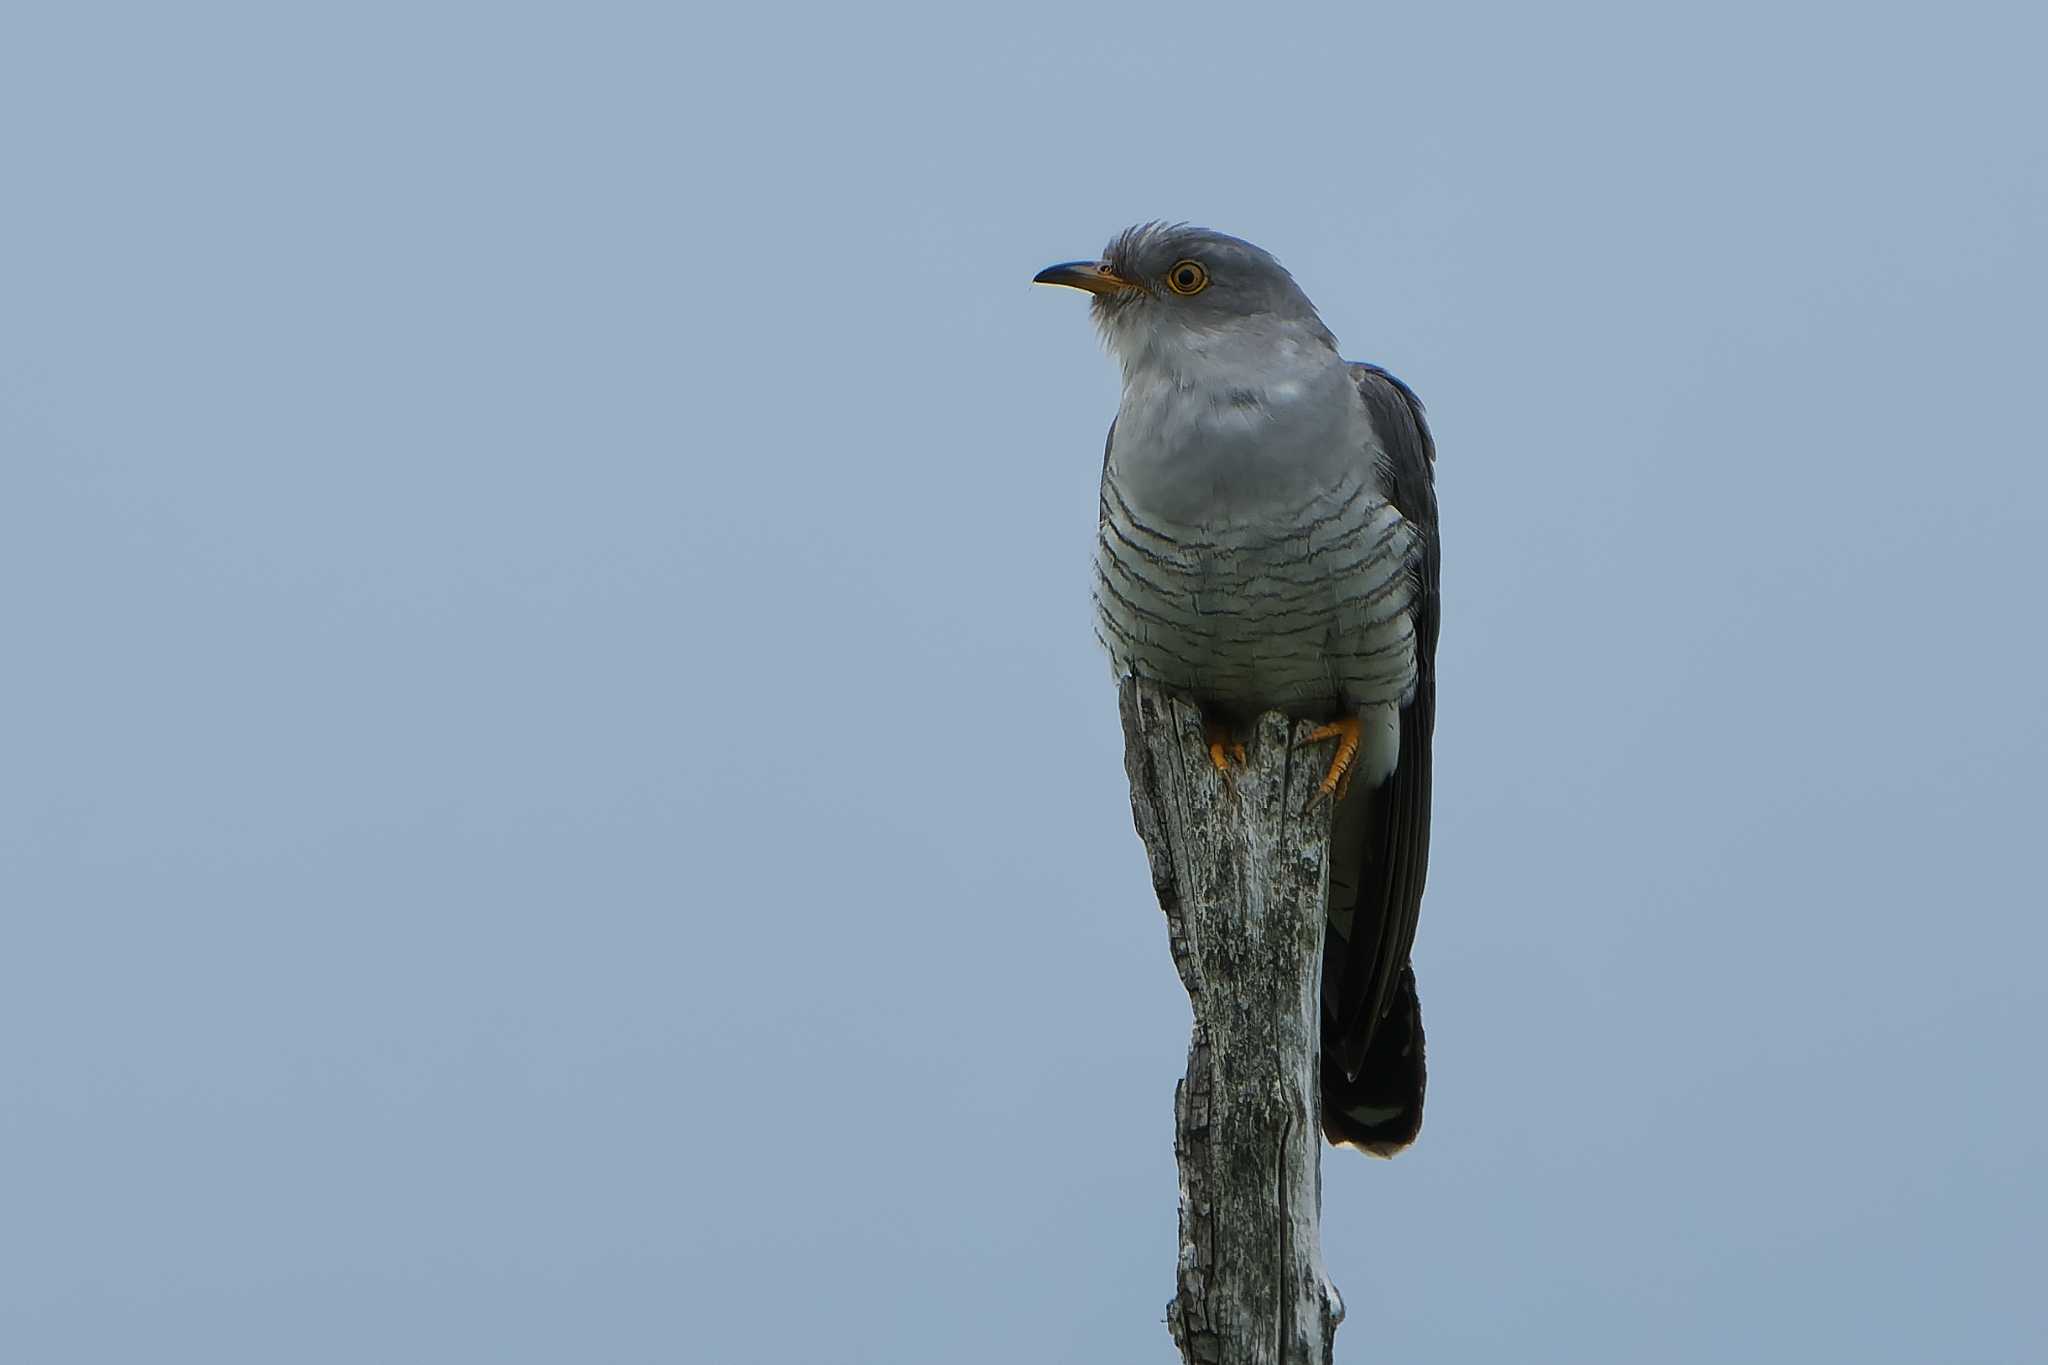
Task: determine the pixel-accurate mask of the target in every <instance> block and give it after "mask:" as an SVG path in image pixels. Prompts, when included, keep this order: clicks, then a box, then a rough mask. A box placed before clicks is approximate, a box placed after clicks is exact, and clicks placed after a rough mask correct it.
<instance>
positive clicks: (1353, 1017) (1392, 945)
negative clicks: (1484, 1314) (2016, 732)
mask: <svg viewBox="0 0 2048 1365" xmlns="http://www.w3.org/2000/svg"><path fill="white" fill-rule="evenodd" d="M1351 373H1352V376H1353V377H1354V378H1355V379H1356V380H1357V381H1358V393H1359V397H1360V398H1362V399H1363V400H1364V401H1365V405H1366V408H1367V410H1368V411H1369V412H1370V413H1371V414H1372V424H1373V429H1374V431H1376V432H1377V433H1378V435H1379V439H1380V447H1381V457H1382V458H1381V469H1380V473H1381V486H1382V488H1383V489H1384V490H1385V492H1386V493H1387V496H1388V498H1389V500H1390V501H1392V502H1393V504H1394V506H1395V508H1396V509H1398V510H1399V511H1400V513H1401V515H1402V516H1404V517H1406V518H1407V519H1408V522H1409V524H1410V525H1412V526H1414V527H1415V528H1416V529H1417V530H1418V531H1420V532H1421V536H1422V540H1421V544H1420V546H1419V547H1418V549H1417V552H1416V558H1415V567H1414V573H1415V577H1416V593H1415V602H1414V606H1413V607H1412V609H1411V610H1412V612H1413V616H1414V624H1415V654H1416V682H1415V696H1414V698H1413V699H1412V700H1411V701H1410V702H1409V703H1408V704H1407V705H1406V706H1405V707H1403V708H1402V711H1401V756H1400V760H1399V762H1398V763H1397V764H1396V766H1395V768H1394V771H1393V773H1392V775H1390V776H1389V777H1388V778H1387V779H1386V780H1385V781H1384V782H1382V783H1381V784H1380V785H1379V786H1377V787H1374V788H1372V789H1370V790H1363V789H1362V788H1363V784H1362V783H1361V784H1359V787H1358V788H1354V790H1353V791H1352V792H1351V794H1350V795H1349V796H1348V797H1347V798H1346V799H1345V801H1344V803H1343V806H1342V807H1340V808H1339V810H1338V813H1337V819H1338V825H1339V828H1338V830H1337V832H1336V848H1335V849H1334V850H1333V866H1332V868H1331V880H1332V888H1331V892H1332V899H1333V902H1334V901H1335V899H1336V898H1337V897H1338V896H1339V895H1340V894H1341V891H1342V890H1351V891H1355V899H1354V900H1353V902H1352V906H1353V908H1352V913H1351V915H1350V917H1349V919H1350V923H1349V926H1348V927H1349V930H1350V932H1349V934H1348V935H1346V936H1344V938H1343V939H1342V940H1340V939H1337V938H1334V937H1333V939H1332V942H1331V943H1330V945H1329V947H1330V948H1331V949H1341V955H1342V962H1341V964H1334V965H1337V966H1338V970H1337V971H1336V972H1334V973H1332V974H1331V977H1332V979H1331V980H1330V982H1329V983H1328V984H1329V985H1332V986H1335V987H1336V990H1335V992H1334V998H1333V999H1330V1000H1328V1001H1327V1004H1328V1005H1330V1006H1333V1007H1334V1009H1333V1010H1329V1011H1326V1014H1325V1019H1326V1028H1328V1030H1329V1033H1330V1034H1331V1035H1333V1036H1329V1037H1327V1038H1326V1049H1327V1045H1328V1044H1332V1043H1334V1044H1335V1045H1336V1055H1337V1058H1338V1060H1339V1062H1340V1064H1341V1066H1342V1067H1343V1073H1344V1076H1345V1078H1346V1079H1347V1080H1348V1081H1351V1082H1359V1081H1361V1080H1365V1079H1370V1078H1369V1077H1361V1072H1362V1071H1367V1070H1381V1071H1384V1070H1387V1069H1389V1068H1391V1069H1392V1070H1393V1071H1395V1072H1399V1073H1401V1074H1402V1075H1403V1076H1406V1075H1408V1073H1410V1072H1412V1073H1413V1082H1414V1087H1415V1089H1416V1094H1415V1096H1414V1100H1415V1104H1414V1109H1415V1112H1414V1114H1413V1116H1412V1117H1413V1121H1414V1122H1415V1123H1418V1124H1419V1123H1420V1121H1421V1094H1420V1083H1421V1064H1422V1058H1421V1045H1422V1037H1421V1017H1420V1008H1419V1006H1417V1005H1416V1004H1415V993H1414V992H1415V988H1414V976H1413V974H1412V973H1408V972H1407V970H1406V969H1407V966H1408V952H1409V949H1410V948H1411V947H1413V946H1414V943H1415V921H1416V917H1417V915H1418V914H1419V912H1420V911H1421V909H1422V886H1423V882H1424V880H1425V879H1426V878H1427V876H1428V875H1429V797H1430V790H1429V789H1430V743H1431V739H1432V736H1433V735H1434V733H1435V730H1436V637H1437V604H1438V589H1437V574H1438V562H1439V553H1438V544H1437V513H1436V475H1435V465H1436V443H1435V442H1434V441H1433V440H1432V439H1431V437H1430V434H1429V423H1428V421H1427V420H1426V419H1425V418H1424V417H1423V413H1422V402H1421V400H1420V399H1418V398H1417V397H1416V396H1415V391H1414V390H1412V389H1410V388H1409V387H1408V386H1407V385H1406V384H1404V383H1402V382H1401V381H1400V380H1398V379H1396V378H1395V377H1394V376H1393V375H1391V374H1388V373H1387V372H1386V371H1385V370H1383V369H1381V368H1380V367H1379V366H1377V365H1358V364H1354V365H1353V366H1352V367H1351ZM1339 857H1341V858H1342V860H1343V865H1336V862H1337V859H1338V858H1339ZM1332 908H1333V911H1334V910H1336V909H1337V908H1338V907H1337V906H1336V905H1335V904H1334V903H1333V907H1332ZM1334 917H1335V916H1333V918H1334ZM1401 1013H1412V1014H1413V1016H1414V1017H1413V1018H1412V1019H1402V1020H1399V1021H1398V1022H1397V1024H1390V1025H1389V1026H1388V1027H1387V1028H1385V1029H1384V1030H1383V1029H1382V1021H1383V1020H1388V1019H1390V1018H1391V1017H1392V1016H1393V1015H1396V1014H1401ZM1332 1014H1334V1017H1331V1016H1332ZM1383 1033H1384V1034H1386V1035H1388V1036H1386V1037H1384V1038H1382V1037H1381V1035H1382V1034H1383ZM1411 1035H1412V1037H1411ZM1376 1039H1378V1040H1379V1041H1380V1042H1381V1043H1382V1046H1381V1047H1380V1048H1379V1049H1375V1047H1374V1043H1375V1040H1376ZM1396 1045H1398V1046H1399V1047H1400V1048H1402V1049H1407V1050H1411V1051H1412V1053H1413V1056H1412V1057H1409V1056H1405V1055H1404V1056H1393V1055H1389V1056H1385V1057H1381V1056H1378V1055H1377V1054H1378V1053H1386V1052H1388V1051H1389V1049H1390V1048H1392V1047H1394V1046H1396ZM1369 1058H1371V1059H1372V1061H1373V1065H1372V1067H1370V1068H1368V1066H1367V1062H1368V1059H1369ZM1387 1079H1389V1080H1391V1079H1392V1077H1391V1076H1389V1077H1388V1078H1387Z"/></svg>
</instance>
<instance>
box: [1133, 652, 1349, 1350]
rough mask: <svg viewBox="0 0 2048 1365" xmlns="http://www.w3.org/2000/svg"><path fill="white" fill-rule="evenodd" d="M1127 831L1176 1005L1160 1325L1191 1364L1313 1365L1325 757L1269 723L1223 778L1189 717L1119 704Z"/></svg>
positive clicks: (1140, 688)
mask: <svg viewBox="0 0 2048 1365" xmlns="http://www.w3.org/2000/svg"><path fill="white" fill-rule="evenodd" d="M1121 706H1122V712H1123V725H1124V766H1125V769H1126V771H1127V772H1128V774H1129V776H1130V780H1131V816H1132V819H1133V821H1134V822H1135V823H1136V825H1137V827H1138V835H1139V837H1140V838H1141V839H1143V840H1144V842H1145V850H1146V852H1147V854H1148V855H1149V856H1150V858H1151V864H1152V885H1153V888H1154V889H1155V890H1156V891H1157V892H1158V894H1159V905H1160V908H1161V909H1163V910H1164V911H1165V912H1166V921H1167V931H1168V935H1169V943H1170V946H1171V948H1172V951H1173V961H1174V966H1175V967H1176V968H1178V969H1179V972H1180V979H1181V983H1182V984H1183V985H1184V986H1186V988H1187V992H1188V998H1189V1000H1190V1001H1191V1002H1192V1003H1193V1005H1194V1032H1193V1035H1192V1037H1191V1038H1190V1040H1189V1043H1188V1070H1187V1075H1186V1077H1185V1078H1184V1079H1183V1080H1182V1081H1181V1082H1180V1084H1179V1085H1178V1086H1177V1087H1175V1090H1174V1103H1173V1110H1174V1156H1175V1158H1176V1159H1177V1161H1178V1162H1179V1165H1180V1262H1179V1267H1178V1270H1177V1272H1176V1275H1175V1295H1174V1299H1173V1302H1172V1303H1171V1304H1170V1305H1169V1306H1168V1309H1167V1325H1168V1327H1169V1329H1170V1330H1171V1331H1172V1333H1173V1339H1174V1343H1175V1344H1176V1345H1177V1346H1178V1347H1179V1348H1180V1353H1181V1358H1182V1359H1183V1360H1184V1361H1187V1362H1190V1363H1191V1365H1196V1363H1199V1365H1329V1361H1330V1346H1331V1340H1332V1338H1333V1337H1334V1335H1335V1332H1336V1326H1337V1323H1338V1321H1339V1320H1340V1319H1341V1318H1342V1316H1343V1304H1342V1301H1341V1300H1340V1299H1339V1298H1338V1297H1337V1293H1336V1290H1335V1289H1334V1288H1333V1287H1332V1286H1331V1285H1330V1283H1329V1281H1328V1278H1327V1277H1326V1276H1325V1274H1324V1271H1323V1256H1322V1236H1321V1221H1320V1215H1321V1203H1322V1166H1321V1161H1322V1132H1321V1128H1320V1125H1319V1124H1318V1122H1317V1114H1316V1104H1317V1102H1318V1100H1317V1097H1318V1080H1317V1077H1318V1073H1317V1066H1318V1062H1319V1058H1318V1056H1317V1048H1318V1046H1319V1041H1320V1032H1319V1029H1318V1020H1317V1017H1316V1012H1317V1010H1318V1009H1319V1008H1320V1006H1321V998H1322V970H1323V969H1322V962H1323V916H1324V906H1325V903H1326V899H1327V896H1328V890H1329V862H1330V857H1329V854H1330V849H1329V829H1330V814H1329V807H1328V805H1327V803H1322V804H1318V805H1317V806H1316V807H1315V808H1314V809H1312V810H1309V809H1307V807H1308V805H1309V800H1310V797H1311V796H1312V795H1313V794H1314V791H1315V787H1316V783H1317V781H1318V780H1319V779H1320V777H1321V775H1322V772H1323V768H1324V765H1325V764H1326V763H1327V761H1328V757H1329V746H1328V745H1327V744H1317V745H1314V746H1308V747H1302V748H1299V749H1297V748H1294V747H1292V745H1293V744H1294V743H1298V742H1299V740H1300V737H1301V736H1303V735H1306V734H1307V733H1308V731H1309V730H1310V729H1311V728H1313V727H1312V726H1310V725H1309V724H1308V723H1307V722H1302V723H1300V724H1298V725H1295V724H1291V723H1290V722H1289V721H1288V719H1287V718H1286V717H1285V716H1284V715H1282V714H1280V713H1278V712H1270V713H1268V714H1266V715H1264V716H1261V717H1260V718H1259V720H1258V722H1257V724H1256V726H1255V727H1254V729H1253V732H1252V733H1251V734H1249V735H1247V736H1245V744H1246V749H1247V758H1246V762H1245V764H1244V765H1243V767H1241V768H1238V769H1236V770H1234V771H1233V772H1232V773H1231V774H1230V775H1229V776H1228V777H1225V776H1224V775H1222V774H1219V773H1218V772H1217V771H1216V770H1215V768H1214V767H1213V766H1212V765H1211V763H1210V761H1209V753H1208V745H1207V741H1206V739H1205V736H1204V734H1203V729H1202V717H1201V713H1200V712H1199V711H1197V710H1196V708H1195V707H1193V706H1192V705H1190V704H1188V703H1187V702H1184V701H1181V700H1179V699H1177V698H1174V697H1172V696H1169V695H1168V694H1166V693H1165V692H1163V691H1161V690H1160V689H1159V688H1157V687H1156V686H1154V685H1153V684H1151V683H1147V682H1143V681H1139V680H1136V679H1126V680H1125V681H1124V683H1123V685H1122V688H1121Z"/></svg>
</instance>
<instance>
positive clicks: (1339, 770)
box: [1301, 716, 1361, 806]
mask: <svg viewBox="0 0 2048 1365" xmlns="http://www.w3.org/2000/svg"><path fill="white" fill-rule="evenodd" d="M1360 728H1361V727H1360V726H1359V723H1358V717H1357V716H1346V717H1344V719H1342V720H1333V721H1331V722H1330V723H1329V724H1328V725H1318V726H1317V727H1316V728H1315V729H1313V730H1311V731H1309V732H1308V734H1307V735H1305V736H1303V738H1302V741H1301V742H1302V743H1303V744H1314V743H1316V742H1317V741H1318V740H1325V739H1334V740H1336V741H1337V752H1336V754H1335V755H1333V756H1332V757H1331V759H1330V770H1329V771H1328V772H1326V773H1324V774H1323V780H1322V783H1321V784H1320V785H1319V786H1318V787H1317V788H1316V794H1315V795H1314V796H1312V797H1310V798H1309V801H1308V803H1309V805H1310V806H1313V805H1315V803H1316V802H1318V801H1320V800H1322V799H1323V798H1324V797H1335V798H1336V799H1337V800H1339V801H1342V800H1343V799H1344V793H1345V792H1347V791H1350V790H1351V772H1352V767H1353V765H1354V764H1355V763H1356V762H1357V761H1358V734H1359V730H1360Z"/></svg>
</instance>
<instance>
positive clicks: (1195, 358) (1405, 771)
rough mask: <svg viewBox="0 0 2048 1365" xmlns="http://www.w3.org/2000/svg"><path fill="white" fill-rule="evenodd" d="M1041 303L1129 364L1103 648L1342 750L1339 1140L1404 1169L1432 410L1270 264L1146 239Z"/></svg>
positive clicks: (1416, 1105) (1061, 268) (1101, 609)
mask: <svg viewBox="0 0 2048 1365" xmlns="http://www.w3.org/2000/svg"><path fill="white" fill-rule="evenodd" d="M1037 282H1038V283H1040V284H1058V285H1067V286H1070V287H1072V288H1075V289H1082V290H1086V291H1087V292H1088V293H1090V294H1092V295H1093V296H1094V301H1093V306H1092V311H1093V313H1094V316H1095V321H1096V323H1097V325H1098V326H1099V327H1100V328H1101V330H1102V334H1103V336H1104V337H1105V338H1106V340H1107V341H1108V344H1109V349H1110V350H1111V351H1112V352H1113V353H1114V354H1115V356H1116V359H1117V361H1118V362H1119V363H1120V364H1121V366H1122V367H1123V401H1122V403H1121V405H1120V406H1119V407H1118V409H1117V414H1116V420H1115V421H1114V422H1112V423H1111V424H1110V428H1109V441H1108V444H1107V447H1106V449H1105V450H1104V452H1103V463H1102V499H1101V505H1100V510H1099V530H1098V536H1097V548H1096V555H1095V609H1096V632H1097V635H1098V636H1099V638H1100V639H1101V641H1102V643H1103V645H1104V646H1105V647H1106V648H1107V649H1108V651H1109V653H1110V656H1111V658H1112V660H1113V661H1114V663H1115V666H1116V670H1117V672H1118V674H1119V675H1120V676H1122V675H1126V674H1133V673H1135V674H1137V675H1139V676H1143V677H1147V678H1151V679H1154V680H1156V681H1157V682H1159V683H1160V684H1161V685H1163V686H1165V687H1167V688H1169V689H1171V690H1173V691H1176V692H1179V693H1182V694H1184V695H1186V696H1187V697H1189V698H1191V699H1192V700H1193V701H1195V702H1196V704H1198V705H1199V706H1200V707H1201V708H1202V711H1203V715H1204V718H1205V719H1206V720H1207V721H1208V724H1209V736H1210V757H1211V759H1212V760H1213V761H1214V762H1215V763H1216V765H1217V766H1218V767H1219V768H1227V767H1228V765H1229V763H1230V761H1231V757H1232V754H1233V753H1236V754H1239V755H1241V754H1242V750H1241V749H1239V748H1237V746H1236V745H1235V743H1234V742H1233V739H1232V735H1233V733H1234V731H1235V727H1237V726H1239V725H1241V724H1242V723H1244V722H1245V721H1247V720H1248V719H1250V718H1251V717H1253V716H1256V715H1257V714H1259V713H1260V712H1263V711H1268V710H1281V711H1285V712H1287V713H1288V714H1290V715H1292V716H1294V717H1296V718H1301V719H1310V720H1314V721H1317V722H1319V728H1318V729H1317V730H1316V732H1315V737H1316V738H1317V739H1320V740H1331V739H1334V740H1335V741H1336V745H1335V749H1334V757H1333V758H1332V761H1331V763H1330V766H1329V770H1328V772H1327V774H1326V775H1325V776H1324V778H1323V781H1322V785H1321V795H1322V797H1323V798H1325V799H1328V800H1330V801H1332V802H1334V804H1335V809H1334V811H1333V826H1332V830H1333V833H1332V842H1331V864H1330V904H1329V908H1328V912H1327V917H1326V925H1327V928H1326V930H1325V936H1324V954H1323V963H1324V967H1323V1002H1322V1056H1323V1061H1322V1123H1323V1131H1324V1133H1325V1135H1326V1136H1327V1137H1328V1138H1329V1140H1330V1141H1331V1142H1333V1143H1338V1144H1340V1145H1341V1144H1349V1145H1352V1146H1355V1147H1358V1148H1360V1149H1362V1150H1364V1151H1366V1152H1370V1153H1372V1154H1373V1155H1375V1156H1392V1155H1393V1154H1394V1153H1395V1152H1397V1151H1399V1150H1401V1149H1402V1148H1403V1147H1406V1146H1407V1145H1408V1144H1409V1143H1411V1142H1413V1141H1414V1140H1415V1135H1416V1133H1417V1131H1418V1130H1419V1129H1420V1128H1421V1125H1422V1092H1423V1078H1424V1071H1423V1057H1422V1007H1421V1005H1420V1003H1419V1002H1418V1001H1417V998H1416V993H1415V971H1414V968H1413V967H1412V966H1411V965H1410V963H1409V949H1410V948H1411V946H1412V945H1413V943H1414V941H1415V921H1416V915H1417V912H1418V911H1419V910H1420V908H1421V904H1422V884H1423V879H1424V877H1425V875H1426V873H1427V871H1428V865H1429V802H1430V741H1431V733H1432V731H1433V729H1434V726H1435V717H1436V638H1437V560H1438V555H1437V514H1436V489H1435V480H1434V469H1433V467H1434V464H1435V459H1436V450H1435V445H1434V443H1433V442H1432V440H1431V438H1430V434H1429V425H1428V423H1427V422H1426V421H1425V420H1424V419H1423V414H1422V404H1421V402H1420V401H1419V400H1418V399H1417V398H1416V396H1415V393H1414V391H1413V390H1411V389H1410V388H1409V387H1408V386H1407V385H1406V384H1404V383H1402V382H1401V381H1400V380H1398V379H1396V378H1395V377H1394V376H1393V375H1391V374H1389V373H1387V372H1386V371H1385V370H1383V369H1381V368H1380V367H1379V366H1377V365H1368V364H1360V363H1357V362H1351V361H1346V360H1344V359H1343V358H1342V357H1341V356H1340V355H1339V354H1338V350H1337V340H1336V338H1335V337H1333V336H1332V335H1331V334H1330V331H1329V329H1328V328H1327V327H1325V326H1324V325H1323V322H1322V319H1321V318H1320V317H1318V316H1317V315H1316V310H1315V307H1314V305H1312V304H1311V303H1310V302H1309V301H1308V298H1307V296H1306V295H1304V294H1303V293H1302V292H1301V289H1300V288H1299V287H1298V286H1297V285H1296V284H1295V282H1294V279H1293V277H1292V276H1290V275H1289V274H1288V273H1287V272H1286V271H1285V270H1284V269H1282V268H1281V266H1280V263H1279V262H1278V261H1276V260H1274V259H1273V257H1272V256H1270V255H1268V254H1267V253H1266V252H1264V251H1262V250H1260V249H1259V248H1258V247H1255V246H1253V245H1252V244H1251V243H1249V242H1245V241H1240V240H1238V239H1237V238H1235V237H1226V236H1224V235H1223V234H1221V233H1217V232H1210V231H1208V230H1206V229H1203V228H1193V227H1187V226H1184V225H1168V224H1161V223H1148V224H1144V225H1142V226H1139V227H1134V228H1131V229H1129V230H1128V231H1126V232H1124V233H1122V234H1121V235H1119V236H1118V237H1117V238H1116V239H1115V240H1114V241H1112V242H1111V243H1110V244H1109V248H1108V250H1107V251H1106V252H1104V254H1103V257H1102V259H1101V260H1098V261H1072V262H1068V263H1066V264H1063V265H1055V266H1051V267H1049V268H1047V269H1045V270H1043V271H1041V272H1039V274H1038V276H1037Z"/></svg>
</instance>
